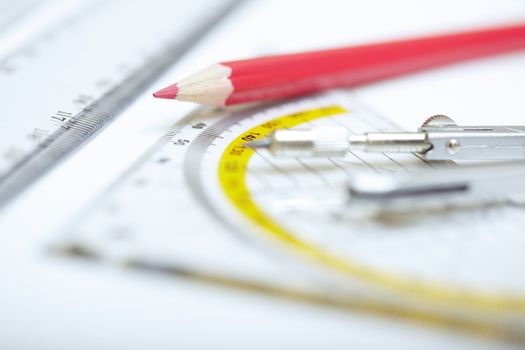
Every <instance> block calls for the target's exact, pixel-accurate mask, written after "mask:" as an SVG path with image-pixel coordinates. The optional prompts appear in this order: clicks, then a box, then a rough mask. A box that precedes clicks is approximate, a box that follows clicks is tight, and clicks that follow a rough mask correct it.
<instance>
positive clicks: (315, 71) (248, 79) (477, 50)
mask: <svg viewBox="0 0 525 350" xmlns="http://www.w3.org/2000/svg"><path fill="white" fill-rule="evenodd" d="M523 48H525V24H517V25H512V26H507V27H498V28H488V29H482V30H473V31H468V32H462V33H453V34H444V35H437V36H430V37H425V38H415V39H407V40H397V41H391V42H385V43H377V44H369V45H360V46H353V47H347V48H339V49H333V50H325V51H314V52H307V53H298V54H290V55H277V56H267V57H260V58H254V59H248V60H242V61H231V62H222V63H220V65H217V66H221V69H223V72H221V73H217V74H211V75H210V78H209V79H206V75H204V78H203V77H201V78H200V79H197V80H194V81H192V79H191V77H190V78H188V79H187V80H186V82H185V81H181V82H180V83H179V84H176V85H174V86H171V87H169V88H167V89H163V90H161V91H159V92H157V93H156V94H159V95H162V92H163V91H166V92H168V91H170V92H171V95H170V96H157V97H164V98H177V99H181V100H192V101H195V102H202V101H200V100H206V98H207V95H209V94H213V93H214V92H216V95H217V96H214V97H217V98H216V99H211V100H210V101H211V103H210V104H216V105H232V104H237V103H243V102H253V101H262V100H274V99H282V98H288V97H294V96H300V95H304V94H310V93H314V92H318V91H321V90H325V89H329V88H337V87H351V86H356V85H360V84H365V83H369V82H374V81H378V80H381V79H386V78H391V77H395V76H399V75H402V74H407V73H411V72H416V71H420V70H424V69H429V68H433V67H438V66H443V65H446V64H451V63H455V62H461V61H464V60H468V59H473V58H478V57H484V56H489V55H494V54H499V53H503V52H509V51H512V50H518V49H523ZM221 79H222V80H221ZM224 79H226V80H227V83H228V84H230V85H231V86H228V87H227V88H225V85H223V80H224ZM214 87H218V88H216V89H215V91H214ZM170 88H171V90H170ZM221 88H222V89H223V90H221ZM175 89H176V90H175ZM173 92H175V93H174V94H173ZM173 95H175V96H173ZM223 95H224V96H223Z"/></svg>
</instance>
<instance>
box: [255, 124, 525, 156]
mask: <svg viewBox="0 0 525 350" xmlns="http://www.w3.org/2000/svg"><path fill="white" fill-rule="evenodd" d="M247 146H249V147H254V148H267V149H268V150H269V151H270V152H271V153H272V154H274V155H276V156H285V157H286V156H288V157H338V156H344V155H345V154H346V153H347V152H348V151H365V152H379V153H418V154H421V155H422V156H423V157H424V158H426V159H427V160H519V159H525V126H459V125H457V124H456V123H455V122H454V121H453V120H452V119H451V118H449V117H447V116H445V115H435V116H432V117H430V118H428V119H427V120H425V121H424V123H423V124H422V125H421V127H420V128H418V130H417V131H415V132H369V133H364V134H350V133H349V132H348V130H347V129H345V128H343V127H318V128H311V129H293V130H284V129H283V130H277V131H275V132H273V133H272V134H271V135H270V136H269V137H268V138H266V139H264V140H261V141H256V142H251V143H249V144H247Z"/></svg>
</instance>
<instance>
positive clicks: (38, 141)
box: [0, 0, 236, 205]
mask: <svg viewBox="0 0 525 350" xmlns="http://www.w3.org/2000/svg"><path fill="white" fill-rule="evenodd" d="M26 3H27V2H26ZM15 4H16V3H15ZM235 4H236V2H235V1H229V0H225V1H213V2H210V1H206V0H195V1H192V4H191V6H187V2H185V1H166V0H152V1H147V2H146V1H138V0H132V1H124V0H116V1H89V2H78V4H77V5H75V6H72V5H71V3H69V4H68V10H67V11H65V12H64V13H62V14H61V15H60V16H51V19H50V20H49V23H46V25H45V26H43V27H42V26H41V27H39V28H35V29H34V33H30V35H25V36H24V40H22V42H19V43H15V44H13V45H10V50H9V51H8V52H0V96H2V97H1V102H0V205H1V204H2V203H5V202H6V201H7V200H8V199H9V198H10V197H11V196H12V195H14V194H16V193H17V192H18V191H20V190H21V189H23V188H25V187H26V186H27V185H28V184H29V183H31V181H33V180H34V179H35V178H36V177H37V176H39V175H40V174H41V173H42V172H44V171H46V170H47V169H48V168H49V167H50V166H51V165H52V164H53V163H55V162H56V161H57V160H59V159H60V158H61V157H63V156H64V155H66V154H67V153H69V152H70V151H71V150H72V149H74V148H75V147H76V146H78V145H79V144H81V143H82V142H83V141H85V140H86V139H88V138H89V137H90V136H92V135H93V134H94V133H95V132H96V131H97V130H99V129H100V128H101V127H103V126H104V125H105V124H106V123H107V122H108V121H110V120H112V119H113V118H114V117H116V116H117V115H118V113H119V111H120V110H121V109H122V108H123V107H125V106H126V105H127V104H128V103H129V102H130V101H131V100H132V99H133V98H134V97H135V96H137V94H139V93H141V92H142V91H143V90H144V88H145V87H146V86H148V84H150V83H151V82H152V81H153V80H154V79H155V78H157V77H158V76H159V75H160V74H161V73H162V72H163V71H164V70H166V69H167V68H168V67H169V66H171V65H172V64H173V63H174V62H175V61H176V59H177V58H178V56H179V55H181V54H183V53H184V52H185V51H186V50H188V49H189V47H191V46H192V44H193V43H195V41H197V40H198V39H199V38H200V37H201V36H202V35H203V34H204V33H205V32H207V31H209V30H210V29H211V28H212V27H213V25H214V23H216V22H217V21H219V20H221V19H222V18H223V17H224V16H225V15H226V14H227V13H229V12H230V11H231V10H232V8H233V7H234V5H235ZM2 6H7V5H6V4H4V5H2ZM13 6H14V5H13ZM22 7H23V8H25V9H27V7H28V4H26V5H25V6H18V7H17V9H14V10H13V11H11V12H9V13H7V12H6V13H5V18H4V21H3V22H4V23H6V26H8V25H9V26H13V25H14V24H13V23H12V22H13V18H16V17H17V16H15V14H16V13H17V11H20V8H22ZM41 7H42V6H35V8H36V10H35V11H37V10H39V9H40V8H41ZM55 12H56V11H55ZM51 15H53V14H51ZM0 17H1V16H0ZM25 17H27V16H25ZM35 17H38V16H35ZM15 24H16V23H15ZM31 24H32V23H31V21H29V22H28V23H27V25H28V26H30V25H31ZM22 27H23V26H22ZM23 29H24V28H21V29H20V30H19V31H18V32H19V33H20V32H23ZM8 39H9V38H6V37H2V32H0V44H1V43H2V42H3V41H6V40H8Z"/></svg>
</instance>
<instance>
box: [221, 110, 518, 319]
mask: <svg viewBox="0 0 525 350" xmlns="http://www.w3.org/2000/svg"><path fill="white" fill-rule="evenodd" d="M342 113H346V110H344V109H343V108H341V107H339V106H330V107H325V108H319V109H314V110H307V111H303V112H299V113H295V114H291V115H285V116H281V117H278V118H275V119H272V120H269V121H267V122H265V123H263V124H260V125H257V126H255V127H253V128H251V129H250V130H248V131H246V132H244V133H242V134H241V135H240V136H238V137H237V138H235V139H234V140H233V141H232V142H231V143H230V144H229V145H228V146H227V147H226V149H225V150H224V152H223V154H222V156H221V158H220V161H219V169H218V175H219V183H220V186H221V187H222V190H223V191H224V193H225V195H226V197H227V198H228V199H229V200H230V202H231V203H232V204H233V205H234V207H235V208H236V209H237V210H238V211H240V212H241V214H242V215H243V216H244V217H246V218H248V219H249V220H251V221H252V222H253V223H254V224H256V225H257V226H258V227H259V228H261V229H262V230H263V232H265V233H267V234H268V235H269V236H271V237H273V238H274V239H276V240H277V241H278V242H280V243H281V244H284V245H286V246H287V247H288V248H291V249H292V250H295V251H296V252H299V253H301V254H302V255H304V256H307V257H309V258H311V259H314V260H315V261H317V262H318V263H321V264H323V265H324V266H327V267H329V268H332V269H335V270H337V271H340V272H342V273H344V274H346V275H347V276H350V277H354V278H357V279H359V280H361V281H366V282H368V283H371V284H373V285H376V286H379V287H383V288H388V289H390V290H393V291H396V292H402V293H405V294H407V295H409V296H412V297H417V298H423V299H426V300H429V301H435V302H440V303H447V304H454V305H457V306H466V307H473V308H478V309H483V310H486V311H490V310H493V311H509V312H517V311H519V312H523V311H525V298H523V297H520V296H504V295H496V294H485V293H477V292H474V291H464V290H457V289H453V288H447V287H446V286H445V285H442V284H433V283H430V282H422V281H415V280H413V279H409V278H404V277H402V276H397V275H392V274H389V273H385V272H382V271H378V270H375V269H370V268H368V267H364V266H361V265H359V264H358V263H356V262H354V261H352V260H350V259H348V258H342V257H339V256H336V255H333V254H331V253H329V252H326V251H324V250H323V249H321V248H319V247H317V246H315V245H314V244H311V243H309V242H306V241H304V240H301V239H300V238H298V237H297V236H296V235H294V234H293V233H292V232H290V231H289V230H287V229H285V228H284V227H283V226H281V225H280V224H278V223H277V222H275V221H274V220H273V219H272V218H271V217H269V216H268V215H267V214H266V213H264V211H263V210H261V209H260V208H259V206H258V205H257V203H256V202H255V201H254V200H253V199H252V196H251V194H250V191H249V190H248V187H247V185H246V171H247V167H248V162H249V161H250V158H251V157H252V155H253V154H254V151H253V149H251V148H246V147H244V146H243V145H244V144H245V143H246V142H248V141H253V140H260V139H263V138H265V137H266V136H267V135H268V134H269V133H270V132H272V131H273V130H276V129H280V128H291V127H294V126H297V125H299V124H302V123H305V122H308V121H312V120H315V119H319V118H324V117H328V116H331V115H336V114H342Z"/></svg>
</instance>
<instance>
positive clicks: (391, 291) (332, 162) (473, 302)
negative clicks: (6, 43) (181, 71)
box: [54, 92, 525, 341]
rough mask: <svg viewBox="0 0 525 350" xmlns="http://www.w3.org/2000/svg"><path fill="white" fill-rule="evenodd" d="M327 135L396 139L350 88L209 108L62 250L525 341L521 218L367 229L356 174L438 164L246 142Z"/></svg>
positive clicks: (513, 214)
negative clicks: (351, 191)
mask: <svg viewBox="0 0 525 350" xmlns="http://www.w3.org/2000/svg"><path fill="white" fill-rule="evenodd" d="M316 125H317V126H323V125H324V126H326V125H339V126H344V127H346V128H348V130H349V132H356V133H357V132H365V131H371V130H396V127H395V125H394V124H392V122H390V121H389V119H387V118H386V117H384V116H381V115H378V114H377V113H375V112H374V111H373V109H371V108H370V107H369V106H367V105H365V104H363V103H362V102H360V101H359V100H358V99H356V97H355V96H354V95H352V94H351V93H347V92H333V93H329V94H326V95H321V96H318V97H315V98H308V99H303V100H299V101H296V102H290V103H287V104H284V105H275V106H266V107H260V109H249V108H244V109H240V110H212V109H202V110H200V111H198V112H196V113H194V114H192V115H189V116H187V117H186V118H184V119H182V120H181V121H179V122H178V123H177V124H176V125H174V127H173V128H172V129H171V130H170V131H169V132H168V133H167V134H166V135H165V136H164V137H163V138H162V139H161V140H160V141H159V143H158V144H157V145H156V146H155V147H154V148H153V149H151V150H150V151H148V152H147V153H146V154H145V155H144V156H143V157H141V159H140V160H138V161H137V163H136V164H135V165H134V166H133V167H132V168H131V169H129V170H128V171H127V172H126V173H125V174H123V176H122V177H121V178H120V179H118V180H117V181H116V182H115V184H114V185H113V186H112V187H111V188H109V189H108V191H107V193H105V194H104V195H103V196H102V197H100V198H99V199H98V200H96V201H95V202H94V203H93V204H92V205H91V206H90V207H89V208H87V209H86V210H84V211H82V212H81V213H80V215H79V217H78V219H77V220H75V221H74V222H72V223H71V225H69V226H68V228H67V229H66V230H65V232H63V233H62V234H60V236H59V238H58V239H57V241H56V242H55V244H54V247H55V248H59V249H58V250H59V251H60V252H66V253H69V254H72V255H75V256H76V255H78V256H83V257H91V258H93V259H98V260H101V261H109V262H116V263H119V264H123V265H125V266H135V267H141V268H147V269H151V270H155V271H164V272H169V273H175V274H179V275H183V276H189V277H192V278H196V279H199V280H205V281H208V282H210V281H211V282H214V283H221V284H225V285H228V286H234V287H239V288H243V289H253V290H258V291H263V292H267V293H272V294H277V295H280V296H284V297H288V298H293V299H298V300H302V301H304V300H309V301H315V302H317V303H326V304H330V305H335V306H337V307H340V308H343V309H345V308H347V309H351V310H358V311H360V312H370V313H374V314H381V315H383V316H386V315H388V316H396V317H402V318H407V319H410V320H412V321H422V322H423V323H425V324H431V325H441V326H445V327H447V328H449V327H451V326H453V328H454V329H456V330H464V331H472V332H474V333H483V334H490V335H498V336H501V337H509V338H516V339H519V340H520V341H525V339H523V334H524V329H525V323H524V322H525V289H524V288H523V286H524V285H525V280H524V275H523V273H522V272H521V266H522V262H523V254H522V251H523V249H525V236H524V235H523V233H522V232H521V231H520V230H519V229H516V227H520V226H521V227H523V222H524V221H525V212H524V211H523V209H521V208H519V207H515V206H512V205H510V206H508V207H506V206H505V207H501V208H482V209H479V210H473V211H469V212H464V213H461V212H460V213H455V212H453V213H448V214H444V215H442V216H429V217H421V218H415V219H414V220H413V221H409V222H404V223H397V224H395V225H386V224H385V223H381V222H375V221H369V222H367V221H364V222H360V221H355V218H352V216H351V215H350V216H346V215H345V202H346V200H347V197H346V183H347V179H348V176H349V174H351V173H352V171H354V170H355V169H360V170H362V169H369V170H370V171H373V172H380V173H381V172H382V173H384V172H413V171H420V170H421V169H427V170H428V169H434V170H435V171H439V170H438V168H436V166H437V165H439V164H430V163H427V162H425V161H424V160H422V159H420V158H418V157H417V156H416V155H413V154H404V155H403V154H370V153H361V152H349V153H348V154H347V155H346V156H345V157H343V158H322V159H278V158H273V157H272V156H271V155H270V154H268V153H265V152H264V151H257V152H255V151H254V150H252V149H249V148H246V147H244V146H243V144H244V143H245V142H247V141H251V140H254V139H261V138H263V137H266V136H267V135H268V134H269V133H270V132H272V131H273V130H275V129H276V128H294V127H305V126H316ZM441 166H445V165H444V164H441ZM450 166H453V165H450ZM493 216H498V217H505V218H506V220H504V221H498V220H491V217H493ZM458 227H462V228H463V229H462V230H457V228H458ZM465 227H468V229H465Z"/></svg>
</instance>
